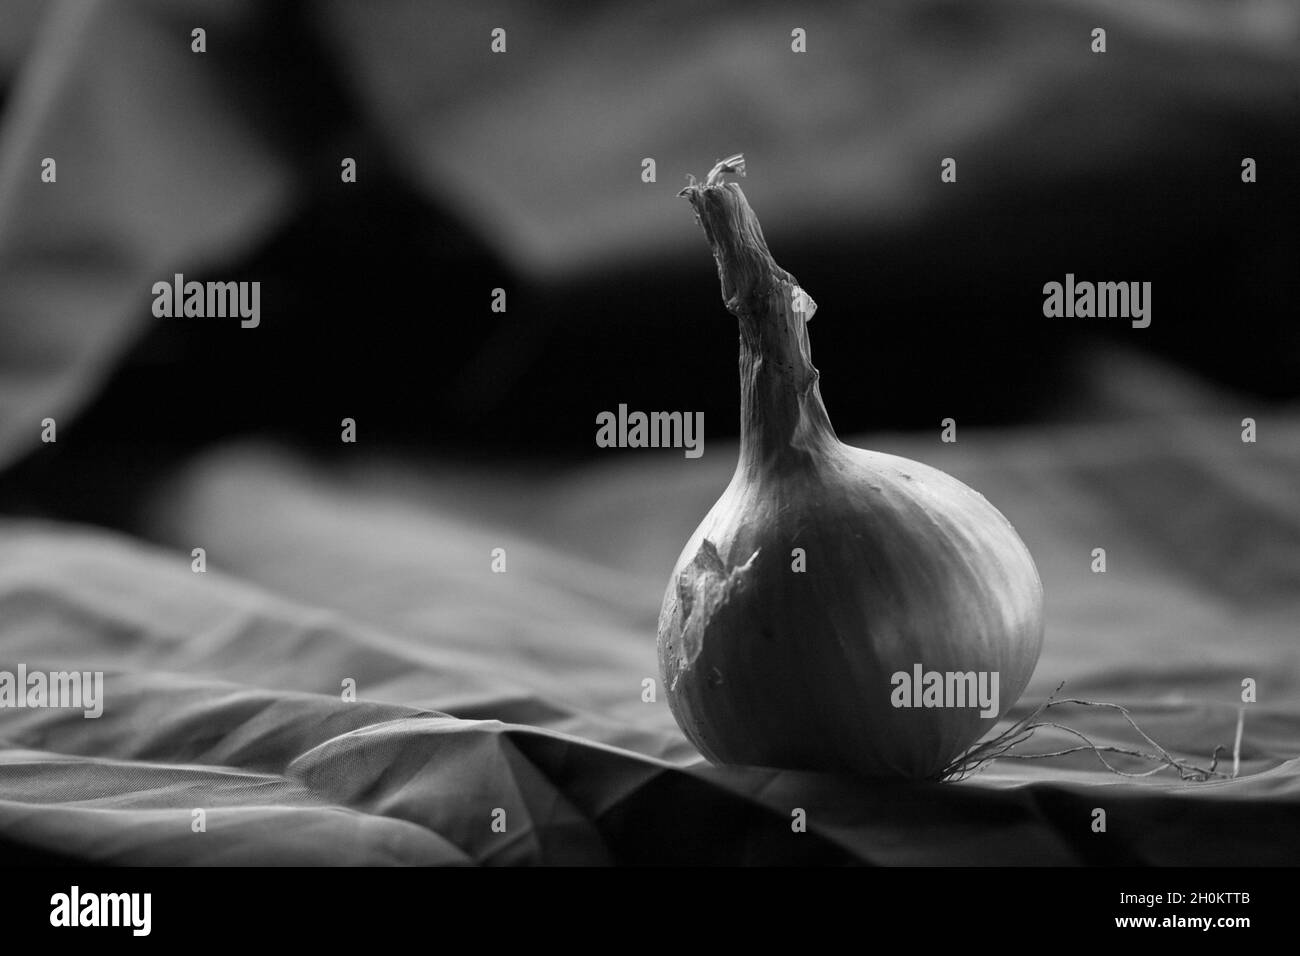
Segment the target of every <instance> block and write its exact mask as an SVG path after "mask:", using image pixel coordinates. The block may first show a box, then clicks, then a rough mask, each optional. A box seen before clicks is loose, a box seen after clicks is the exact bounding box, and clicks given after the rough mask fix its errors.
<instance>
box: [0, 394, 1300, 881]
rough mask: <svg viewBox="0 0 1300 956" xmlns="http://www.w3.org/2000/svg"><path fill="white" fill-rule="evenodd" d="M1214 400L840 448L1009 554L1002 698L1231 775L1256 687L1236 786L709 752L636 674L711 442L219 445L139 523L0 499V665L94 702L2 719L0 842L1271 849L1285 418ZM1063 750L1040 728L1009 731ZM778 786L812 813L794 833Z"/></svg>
mask: <svg viewBox="0 0 1300 956" xmlns="http://www.w3.org/2000/svg"><path fill="white" fill-rule="evenodd" d="M1239 421H1240V416H1239V415H1238V416H1236V417H1235V418H1234V416H1233V415H1232V414H1227V413H1224V414H1220V415H1213V416H1177V415H1170V416H1166V417H1164V418H1162V419H1160V420H1158V421H1153V422H1151V423H1150V424H1148V425H1140V426H1139V425H1113V426H1094V427H1059V428H1051V429H1035V430H1026V431H1018V432H1005V433H1000V432H979V431H976V430H973V429H970V430H966V431H964V432H963V433H962V436H961V440H960V441H959V442H958V443H956V444H952V445H945V444H942V443H940V442H938V441H937V440H933V439H929V440H927V439H920V438H915V437H909V438H900V437H897V436H889V435H877V436H870V437H864V438H862V439H860V440H859V441H858V442H857V443H858V444H861V445H863V446H864V447H872V448H876V449H879V450H882V451H888V452H892V453H896V454H902V455H905V456H908V457H913V458H917V459H920V460H924V461H926V462H927V463H930V464H933V465H935V466H937V467H940V468H943V469H944V470H947V471H949V472H951V473H952V474H954V475H956V476H957V477H959V478H961V479H962V480H964V481H966V482H968V483H969V484H971V485H972V486H973V487H975V488H976V489H978V490H979V491H981V492H982V493H984V494H985V495H986V496H987V497H988V498H989V500H990V501H992V502H993V503H994V504H995V505H997V506H998V507H999V508H1000V509H1001V510H1003V511H1004V513H1006V514H1007V515H1008V517H1009V518H1010V519H1011V520H1012V522H1013V523H1014V524H1015V525H1016V527H1017V529H1018V530H1019V531H1020V533H1021V535H1022V537H1023V538H1024V540H1025V542H1026V544H1027V545H1028V546H1029V548H1030V550H1031V551H1032V553H1033V554H1034V556H1035V559H1036V561H1037V563H1038V567H1039V570H1040V572H1041V574H1042V577H1043V581H1044V586H1045V590H1046V596H1047V621H1048V625H1047V635H1046V640H1045V646H1044V651H1043V655H1042V657H1041V659H1040V661H1039V664H1038V667H1037V670H1036V672H1035V675H1034V678H1033V681H1032V683H1031V685H1030V687H1029V689H1028V691H1027V692H1026V694H1025V695H1024V697H1023V698H1022V699H1021V701H1020V702H1019V703H1018V705H1017V706H1016V708H1015V709H1014V710H1013V712H1012V714H1011V715H1010V716H1011V717H1012V718H1018V717H1020V716H1023V715H1024V714H1026V713H1028V712H1029V711H1030V710H1031V709H1032V708H1033V707H1035V706H1037V705H1038V704H1039V703H1041V702H1042V701H1043V700H1044V698H1045V697H1046V696H1047V695H1048V694H1049V693H1051V692H1052V691H1053V690H1054V689H1055V688H1056V687H1057V685H1058V684H1060V683H1061V682H1062V681H1064V682H1065V688H1064V690H1063V691H1062V693H1063V694H1064V695H1067V696H1079V697H1085V698H1089V699H1092V700H1099V701H1108V702H1113V703H1117V704H1121V705H1123V706H1125V707H1127V708H1128V709H1129V710H1130V712H1131V713H1132V715H1133V717H1134V719H1135V720H1136V721H1137V722H1138V724H1139V725H1140V726H1141V727H1142V728H1143V730H1145V731H1146V732H1147V733H1148V734H1150V735H1151V736H1152V737H1153V738H1154V739H1155V740H1156V741H1158V742H1159V743H1160V744H1161V745H1162V746H1164V747H1166V748H1168V749H1169V750H1170V751H1172V752H1174V753H1175V754H1176V755H1177V756H1179V757H1180V758H1182V759H1185V760H1188V761H1189V762H1192V763H1197V764H1200V765H1208V764H1209V762H1210V757H1211V753H1212V751H1214V749H1215V748H1216V747H1222V748H1225V749H1224V750H1223V751H1222V752H1221V755H1220V759H1219V767H1220V769H1225V768H1226V769H1230V768H1231V754H1232V746H1233V738H1234V734H1235V728H1236V722H1237V715H1238V711H1239V708H1240V707H1241V706H1243V705H1242V704H1241V702H1240V700H1241V682H1242V680H1243V678H1247V677H1249V678H1252V679H1254V680H1255V681H1257V683H1258V701H1257V702H1255V703H1251V704H1247V705H1244V706H1245V708H1246V712H1245V722H1244V732H1243V736H1242V743H1241V751H1240V758H1241V760H1240V770H1239V776H1238V777H1237V778H1236V779H1231V780H1215V781H1214V782H1207V783H1190V782H1183V781H1180V780H1179V779H1178V778H1177V776H1176V775H1174V774H1173V773H1171V772H1169V771H1164V772H1161V773H1159V774H1156V775H1154V776H1150V777H1144V778H1128V777H1120V776H1117V775H1115V774H1113V773H1110V772H1108V771H1107V770H1106V769H1105V768H1104V767H1102V766H1101V765H1100V764H1099V762H1098V760H1097V759H1096V757H1095V756H1093V755H1092V754H1090V753H1079V754H1074V755H1071V756H1067V757H1060V758H1053V759H1050V760H1044V761H1021V760H1011V759H1004V760H999V761H997V762H995V763H994V764H992V765H991V766H989V767H988V768H986V769H985V770H983V771H982V772H980V773H977V774H975V775H973V776H971V777H968V778H967V779H965V780H963V781H961V782H957V783H927V784H886V783H876V782H869V781H862V780H855V779H852V778H848V777H840V776H835V775H827V774H815V773H806V772H788V771H777V770H771V769H763V768H718V767H711V766H708V765H707V764H705V763H704V762H703V761H702V760H701V758H699V756H698V755H697V754H696V753H695V752H694V751H693V750H692V748H691V747H690V745H689V744H688V743H687V742H686V741H685V739H684V738H683V736H682V735H681V733H680V732H679V731H678V729H677V727H676V726H675V724H674V722H673V719H672V717H671V714H670V713H669V711H668V707H667V704H666V702H665V700H664V697H663V694H662V690H661V689H659V692H658V693H657V694H656V697H655V700H654V701H653V702H648V701H646V700H643V687H644V685H643V681H645V680H646V679H654V678H656V676H657V675H656V660H655V648H654V644H655V619H656V615H657V612H658V607H659V601H660V598H661V597H662V594H663V588H664V586H665V584H666V576H667V574H668V572H669V570H670V569H671V567H672V565H673V561H674V559H675V557H676V554H677V551H678V549H679V548H680V547H681V545H682V544H683V543H684V542H685V540H686V538H687V536H688V535H689V533H690V532H691V530H693V528H694V525H695V523H696V522H697V521H698V520H699V519H700V518H701V517H702V516H703V514H704V513H705V511H706V510H707V508H708V506H709V505H710V504H711V503H712V501H713V500H714V498H715V497H716V496H717V495H718V494H719V493H720V491H721V490H722V488H723V487H724V485H725V483H726V481H727V479H728V478H729V475H730V471H731V468H732V464H733V462H734V452H735V448H734V446H733V447H730V448H728V447H724V446H722V445H721V444H720V443H719V444H717V445H716V446H714V447H713V449H712V450H711V452H710V454H708V455H706V456H705V457H704V458H702V459H699V460H696V461H691V460H686V459H683V458H682V457H681V456H680V455H674V454H673V453H672V452H664V453H662V454H658V453H652V452H645V453H637V452H629V453H623V454H619V455H617V456H616V457H611V459H610V460H609V461H608V462H607V463H599V464H596V465H592V466H588V467H584V468H580V469H576V470H572V471H569V472H566V473H563V474H559V475H554V476H552V477H549V478H545V479H527V480H525V479H523V478H512V477H510V476H507V475H504V474H502V473H491V474H488V473H479V472H475V471H472V470H470V469H468V468H464V467H454V466H450V465H445V464H444V465H438V466H416V465H411V464H401V463H389V464H375V463H370V464H365V465H357V466H355V467H344V468H334V467H331V468H326V467H324V466H322V465H319V464H316V463H312V462H309V461H307V460H305V459H299V458H297V457H295V456H293V455H291V454H289V453H287V452H285V451H282V450H278V449H276V448H274V447H271V446H265V445H237V446H230V447H226V448H223V449H220V450H217V451H214V452H212V453H210V454H208V455H205V456H204V457H202V458H200V459H198V460H196V461H194V462H193V463H192V464H191V465H190V466H189V467H188V468H187V469H186V470H185V471H184V472H183V473H181V474H178V475H177V476H176V478H175V480H174V481H173V482H172V483H171V484H170V485H169V486H167V487H166V488H165V489H163V490H161V491H160V492H159V493H158V496H157V500H156V501H155V502H154V504H153V507H152V509H151V514H150V530H149V533H150V535H151V536H152V537H153V538H154V540H155V543H154V544H144V543H142V542H141V541H138V540H135V539H131V538H127V537H123V536H118V535H114V534H110V533H107V532H103V531H100V530H96V529H91V528H85V527H76V526H69V525H59V524H54V523H41V522H33V521H16V520H9V521H6V522H4V523H2V524H0V668H2V669H9V670H14V669H15V668H16V666H17V665H18V663H20V662H21V663H25V664H26V665H27V666H28V668H29V669H45V670H56V669H71V668H75V669H79V670H103V671H105V673H106V677H105V698H106V701H105V707H104V713H103V716H102V717H100V718H99V719H85V718H83V717H82V716H81V713H80V712H79V711H66V710H63V711H61V710H50V709H46V710H4V711H0V851H3V850H4V848H5V847H8V848H9V850H10V852H13V851H15V850H16V849H18V848H22V849H23V850H25V851H28V852H32V851H35V852H44V853H48V854H50V855H52V856H55V855H57V856H69V857H72V858H75V859H80V860H89V861H94V862H109V863H122V864H180V863H184V864H232V863H266V864H272V863H279V864H288V863H303V864H445V865H452V864H465V863H480V864H608V863H720V864H759V863H831V864H843V863H872V864H905V865H913V864H915V865H929V864H963V865H964V864H1031V863H1033V864H1095V863H1119V864H1160V865H1170V864H1192V865H1199V864H1244V865H1250V864H1288V863H1290V864H1293V863H1295V862H1297V861H1298V860H1300V826H1297V823H1298V822H1300V655H1298V654H1297V632H1296V621H1297V620H1300V508H1298V507H1297V504H1298V502H1297V499H1296V497H1295V489H1296V488H1297V487H1298V486H1300V412H1296V411H1292V412H1289V413H1287V414H1282V413H1275V414H1270V415H1268V416H1261V423H1260V432H1261V435H1263V436H1266V439H1261V441H1259V442H1258V443H1256V444H1247V443H1243V442H1242V441H1241V440H1240V430H1239ZM198 547H202V548H204V549H205V550H206V553H207V556H208V562H209V565H208V568H209V569H208V570H207V571H206V573H203V574H198V573H194V572H193V571H192V570H191V560H192V558H191V551H192V549H193V548H198ZM1097 547H1104V548H1105V549H1106V553H1107V570H1106V572H1105V573H1104V574H1098V573H1094V572H1093V571H1092V570H1091V565H1092V551H1093V549H1094V548H1097ZM497 548H501V549H504V555H505V560H506V570H505V572H504V573H494V572H493V571H492V562H493V551H494V549H497ZM347 681H353V682H355V687H356V698H357V699H356V700H355V701H348V700H345V699H344V697H345V694H344V687H345V682H347ZM1051 714H1052V719H1053V720H1055V721H1057V722H1060V723H1062V724H1064V725H1066V726H1068V727H1071V728H1074V729H1076V730H1078V731H1080V732H1082V733H1085V734H1087V735H1088V736H1089V737H1090V738H1091V739H1093V740H1094V741H1095V742H1097V743H1098V744H1101V745H1115V746H1123V747H1130V748H1133V747H1136V748H1138V749H1146V747H1145V746H1144V745H1143V743H1142V741H1141V740H1140V739H1139V738H1137V737H1136V736H1135V734H1134V732H1133V731H1132V729H1131V728H1130V727H1129V726H1128V725H1127V724H1126V723H1125V722H1124V720H1123V719H1122V717H1121V716H1119V715H1118V714H1117V713H1115V712H1114V711H1109V710H1104V709H1094V708H1080V707H1070V708H1061V709H1054V710H1053V711H1052V712H1051ZM1004 726H1005V722H1004ZM1076 742H1077V741H1076V740H1075V739H1074V738H1071V737H1070V736H1068V735H1067V734H1064V733H1062V732H1059V731H1043V732H1040V733H1039V735H1037V736H1036V737H1035V738H1034V739H1033V740H1032V741H1031V742H1030V743H1029V744H1027V745H1026V746H1025V747H1024V748H1022V751H1023V752H1026V753H1034V752H1038V753H1046V752H1050V751H1052V750H1057V749H1061V748H1063V747H1068V746H1070V745H1072V744H1074V743H1076ZM1108 759H1109V760H1110V761H1111V762H1112V763H1113V764H1114V765H1115V766H1116V767H1118V768H1120V769H1125V770H1129V771H1140V770H1145V769H1148V768H1149V767H1150V764H1144V763H1140V762H1137V761H1132V760H1128V759H1127V758H1124V757H1120V756H1115V755H1110V756H1109V757H1108ZM1097 808H1102V809H1104V810H1105V811H1106V821H1107V827H1106V831H1105V833H1097V832H1093V829H1092V823H1093V820H1094V811H1095V809H1097ZM195 809H203V810H205V813H206V823H207V829H206V832H204V833H196V832H193V831H192V827H191V825H192V820H193V811H194V810H195ZM797 810H803V811H804V814H805V815H806V820H807V832H804V833H799V832H795V830H794V829H793V828H792V826H791V824H792V821H793V820H794V819H795V813H796V811H797ZM495 821H504V832H501V828H500V827H499V826H498V827H497V829H494V827H493V824H494V822H495Z"/></svg>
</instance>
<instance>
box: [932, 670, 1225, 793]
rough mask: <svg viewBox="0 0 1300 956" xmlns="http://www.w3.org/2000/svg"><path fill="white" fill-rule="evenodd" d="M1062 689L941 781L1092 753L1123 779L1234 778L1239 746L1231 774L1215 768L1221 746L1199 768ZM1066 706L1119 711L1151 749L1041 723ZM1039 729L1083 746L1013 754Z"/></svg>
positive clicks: (1116, 707)
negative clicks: (1166, 774)
mask: <svg viewBox="0 0 1300 956" xmlns="http://www.w3.org/2000/svg"><path fill="white" fill-rule="evenodd" d="M1064 686H1065V682H1064V681H1062V682H1061V683H1060V684H1058V685H1057V686H1056V690H1054V691H1053V692H1052V693H1051V694H1050V695H1049V696H1048V698H1047V700H1045V701H1044V702H1043V703H1041V704H1039V705H1038V707H1037V708H1036V709H1035V710H1034V711H1033V712H1032V713H1030V714H1028V715H1027V716H1025V717H1022V718H1021V719H1020V720H1018V721H1016V723H1014V724H1012V725H1011V726H1010V727H1008V728H1007V729H1006V730H1004V731H1003V732H1002V733H1000V734H998V735H997V736H996V737H991V738H989V739H988V740H985V741H981V742H980V743H977V744H975V746H973V747H971V748H970V749H969V750H967V751H966V752H965V753H963V754H961V755H960V756H958V757H957V758H956V759H955V760H953V762H952V763H950V764H949V765H948V766H947V767H946V768H945V769H944V771H943V773H941V774H940V779H943V780H961V779H963V778H965V777H968V776H970V775H971V774H973V773H977V772H978V771H980V770H983V769H984V768H985V767H986V766H988V765H989V764H990V763H992V762H993V761H995V760H1047V759H1049V758H1052V757H1064V756H1066V755H1067V754H1074V753H1080V752H1084V751H1091V752H1092V753H1093V754H1094V755H1095V756H1096V757H1097V760H1098V761H1099V762H1100V763H1101V765H1102V766H1103V767H1105V768H1106V769H1107V770H1109V771H1110V772H1111V773H1113V774H1117V775H1118V776H1121V777H1150V776H1152V775H1153V774H1157V773H1159V772H1160V771H1162V770H1170V769H1172V770H1174V771H1176V772H1177V773H1178V776H1179V777H1180V778H1181V779H1182V780H1185V781H1188V782H1193V783H1204V782H1206V781H1208V780H1230V779H1232V778H1233V777H1235V776H1236V775H1237V774H1236V769H1237V764H1238V763H1239V760H1240V757H1239V753H1240V751H1239V747H1240V744H1238V750H1237V753H1235V754H1234V760H1233V764H1234V767H1233V772H1232V773H1226V772H1224V771H1222V770H1219V769H1218V767H1219V752H1220V751H1221V750H1224V749H1226V748H1224V747H1215V748H1214V752H1213V753H1211V754H1210V764H1209V766H1208V767H1202V766H1197V765H1196V764H1193V763H1189V762H1188V761H1186V760H1181V759H1179V758H1178V757H1175V756H1174V755H1173V754H1171V753H1170V752H1169V751H1168V750H1166V749H1165V748H1164V747H1162V746H1160V744H1158V743H1156V741H1155V740H1153V739H1152V738H1151V736H1150V735H1149V734H1148V733H1147V732H1146V731H1145V730H1143V729H1142V728H1141V727H1139V726H1138V725H1137V722H1136V721H1135V720H1134V719H1133V717H1132V715H1130V714H1129V712H1128V710H1127V709H1126V708H1124V707H1121V706H1120V705H1119V704H1110V703H1105V702H1102V701H1095V700H1083V699H1081V698H1078V697H1063V698H1060V699H1057V696H1056V695H1057V694H1059V693H1060V691H1061V688H1062V687H1064ZM1067 704H1074V705H1076V706H1079V707H1104V708H1107V709H1109V710H1115V711H1118V712H1119V713H1120V715H1121V716H1123V718H1124V719H1125V720H1126V721H1128V724H1129V726H1130V727H1132V728H1133V729H1134V730H1135V731H1136V732H1137V734H1138V736H1140V737H1141V738H1142V740H1143V741H1145V742H1146V744H1147V745H1148V746H1149V748H1150V749H1148V750H1136V749H1132V748H1129V747H1113V746H1110V745H1107V744H1098V743H1096V742H1094V741H1093V740H1092V739H1090V738H1089V737H1088V736H1087V735H1086V734H1084V733H1082V732H1080V731H1078V730H1075V729H1073V728H1072V727H1066V726H1064V725H1063V724H1058V723H1056V722H1055V721H1051V720H1044V719H1040V718H1042V717H1043V715H1044V714H1046V713H1047V711H1049V710H1051V709H1052V708H1053V707H1063V706H1065V705H1067ZM1040 727H1050V728H1053V729H1055V730H1060V731H1062V732H1064V733H1067V734H1070V735H1071V736H1073V737H1077V738H1078V739H1079V740H1080V741H1082V743H1080V744H1078V745H1076V746H1073V747H1065V748H1063V749H1061V750H1053V751H1051V752H1049V753H1036V754H1022V753H1013V752H1012V751H1013V750H1015V748H1017V747H1019V746H1020V745H1021V744H1023V743H1025V742H1026V741H1028V740H1029V739H1030V738H1031V737H1032V736H1033V735H1034V732H1035V731H1037V730H1038V729H1039V728H1040ZM1104 754H1121V755H1123V756H1126V757H1137V758H1139V759H1141V760H1147V761H1151V762H1153V763H1154V764H1155V765H1156V766H1154V767H1152V768H1151V769H1150V770H1143V771H1140V772H1139V771H1131V770H1120V769H1119V768H1118V767H1116V766H1115V765H1113V764H1112V763H1110V761H1108V760H1107V759H1106V758H1105V756H1104Z"/></svg>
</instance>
